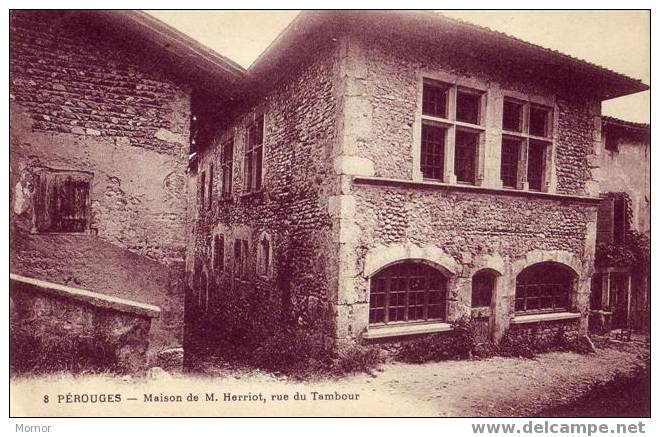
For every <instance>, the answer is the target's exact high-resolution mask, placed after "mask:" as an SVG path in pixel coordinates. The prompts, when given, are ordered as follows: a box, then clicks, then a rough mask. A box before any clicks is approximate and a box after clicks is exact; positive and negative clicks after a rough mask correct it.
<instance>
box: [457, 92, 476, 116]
mask: <svg viewBox="0 0 660 437" xmlns="http://www.w3.org/2000/svg"><path fill="white" fill-rule="evenodd" d="M480 110H481V95H480V94H477V93H474V92H465V91H460V90H459V91H458V92H457V94H456V120H458V121H462V122H464V123H472V124H481V123H480V120H479V117H480Z"/></svg>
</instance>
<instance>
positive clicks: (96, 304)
mask: <svg viewBox="0 0 660 437" xmlns="http://www.w3.org/2000/svg"><path fill="white" fill-rule="evenodd" d="M15 278H16V279H12V280H11V281H10V310H11V316H12V317H11V326H10V334H11V335H10V337H11V341H12V360H11V361H12V363H11V364H12V372H28V373H32V372H38V373H41V372H57V371H71V372H89V371H99V370H104V371H113V372H124V373H129V372H136V371H140V370H143V369H144V367H145V366H146V363H147V349H148V347H149V329H150V326H151V320H152V318H154V317H158V312H157V311H155V310H154V309H149V308H143V307H137V306H131V305H130V304H127V303H123V302H122V303H119V302H117V303H115V302H112V301H107V300H104V299H103V298H95V297H93V296H90V295H86V294H82V293H86V291H85V290H77V289H72V288H69V287H61V286H57V285H54V284H51V283H48V282H40V281H32V280H29V279H25V278H21V277H15ZM152 308H153V307H152Z"/></svg>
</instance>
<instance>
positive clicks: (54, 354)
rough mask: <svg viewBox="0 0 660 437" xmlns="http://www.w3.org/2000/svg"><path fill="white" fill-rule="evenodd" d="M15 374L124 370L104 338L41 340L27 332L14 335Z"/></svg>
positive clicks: (12, 358) (11, 362)
mask: <svg viewBox="0 0 660 437" xmlns="http://www.w3.org/2000/svg"><path fill="white" fill-rule="evenodd" d="M9 341H10V350H11V353H10V356H9V366H10V372H11V373H12V374H15V375H18V374H30V373H54V372H69V373H74V374H76V373H87V372H90V373H99V372H118V371H121V369H120V368H119V363H118V359H117V355H116V353H115V348H114V347H113V346H112V345H110V344H107V342H105V341H104V340H103V339H100V338H92V337H80V336H77V335H65V336H59V337H58V336H48V337H37V336H35V335H34V334H32V333H30V332H26V331H24V330H18V329H17V330H12V331H11V333H10V338H9Z"/></svg>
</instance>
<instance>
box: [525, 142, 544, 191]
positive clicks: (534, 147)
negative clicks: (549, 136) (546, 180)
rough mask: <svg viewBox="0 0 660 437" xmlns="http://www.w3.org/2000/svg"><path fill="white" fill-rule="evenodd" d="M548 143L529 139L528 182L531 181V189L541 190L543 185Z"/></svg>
mask: <svg viewBox="0 0 660 437" xmlns="http://www.w3.org/2000/svg"><path fill="white" fill-rule="evenodd" d="M546 144H547V143H544V142H542V141H534V140H530V141H529V152H528V156H527V182H529V189H530V190H535V191H541V188H542V186H543V173H544V172H545V149H546Z"/></svg>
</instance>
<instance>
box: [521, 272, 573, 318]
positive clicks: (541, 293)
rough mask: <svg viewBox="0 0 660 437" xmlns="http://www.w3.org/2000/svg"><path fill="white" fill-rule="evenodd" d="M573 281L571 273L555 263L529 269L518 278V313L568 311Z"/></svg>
mask: <svg viewBox="0 0 660 437" xmlns="http://www.w3.org/2000/svg"><path fill="white" fill-rule="evenodd" d="M572 281H573V280H572V276H571V274H570V273H569V271H567V270H565V269H564V268H562V267H560V266H558V265H557V264H554V263H548V262H544V263H539V264H534V265H533V266H530V267H527V268H526V269H525V270H523V271H522V272H521V273H520V274H519V275H518V277H517V278H516V311H530V310H538V311H549V310H559V311H561V310H566V309H567V308H568V303H569V294H570V291H571V289H572Z"/></svg>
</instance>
